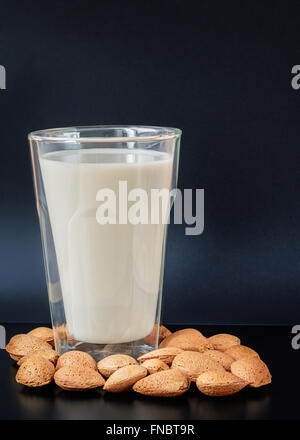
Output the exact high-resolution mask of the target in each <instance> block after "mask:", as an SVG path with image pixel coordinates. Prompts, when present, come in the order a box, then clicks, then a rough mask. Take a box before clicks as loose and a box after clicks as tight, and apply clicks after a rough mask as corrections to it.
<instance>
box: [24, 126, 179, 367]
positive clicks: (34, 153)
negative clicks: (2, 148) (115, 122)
mask: <svg viewBox="0 0 300 440" xmlns="http://www.w3.org/2000/svg"><path fill="white" fill-rule="evenodd" d="M180 137H181V131H180V130H179V129H176V128H164V127H146V126H91V127H70V128H59V129H49V130H42V131H36V132H33V133H30V134H29V142H30V150H31V159H32V165H33V177H34V187H35V194H36V201H37V211H38V216H39V221H40V228H41V235H42V243H43V253H44V261H45V270H46V280H47V286H48V293H49V302H50V311H51V318H52V325H53V328H54V330H55V332H54V333H55V347H56V350H57V351H58V352H59V353H63V352H65V351H68V350H72V349H76V350H83V351H86V352H88V353H90V354H91V355H93V356H94V358H95V359H96V360H98V359H101V358H102V357H104V356H107V355H109V354H113V353H124V354H129V355H132V356H134V357H137V356H139V355H140V354H142V353H145V352H147V351H149V350H152V349H153V348H156V347H157V344H158V340H159V334H158V331H156V332H155V333H154V334H153V333H152V337H151V338H149V337H148V338H147V336H148V335H149V334H151V332H152V331H153V328H159V324H160V310H161V298H162V284H163V272H164V258H165V244H166V231H167V225H168V219H169V212H170V208H171V200H172V194H173V195H174V189H175V188H176V183H177V169H178V157H179V146H180Z"/></svg>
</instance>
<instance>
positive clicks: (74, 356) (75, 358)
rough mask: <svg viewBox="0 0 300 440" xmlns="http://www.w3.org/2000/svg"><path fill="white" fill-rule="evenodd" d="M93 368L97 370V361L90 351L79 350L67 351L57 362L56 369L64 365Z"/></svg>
mask: <svg viewBox="0 0 300 440" xmlns="http://www.w3.org/2000/svg"><path fill="white" fill-rule="evenodd" d="M66 366H68V367H73V366H74V367H77V368H91V369H92V370H97V364H96V361H95V360H94V359H93V358H92V356H90V355H89V354H88V353H85V352H84V351H79V350H73V351H67V352H65V353H64V354H62V355H61V356H60V357H59V359H58V361H57V364H56V369H57V370H59V369H60V368H62V367H66Z"/></svg>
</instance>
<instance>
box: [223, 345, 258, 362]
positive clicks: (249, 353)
mask: <svg viewBox="0 0 300 440" xmlns="http://www.w3.org/2000/svg"><path fill="white" fill-rule="evenodd" d="M225 353H226V354H229V356H231V357H232V358H233V359H234V360H236V361H237V360H238V359H243V358H247V357H253V356H255V357H258V358H259V354H258V353H256V351H254V350H253V349H252V348H250V347H246V345H234V346H233V347H230V348H228V350H226V351H225Z"/></svg>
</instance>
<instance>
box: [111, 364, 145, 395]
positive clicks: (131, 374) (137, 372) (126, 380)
mask: <svg viewBox="0 0 300 440" xmlns="http://www.w3.org/2000/svg"><path fill="white" fill-rule="evenodd" d="M145 376H147V369H146V368H144V367H143V366H141V365H126V366H125V367H122V368H119V369H118V370H117V371H115V372H114V373H113V374H112V375H111V376H109V378H108V379H107V381H106V382H105V385H104V387H103V389H104V390H105V391H109V392H111V393H121V392H123V391H127V390H129V389H130V388H131V387H132V385H134V384H135V383H136V382H137V381H138V380H140V379H142V378H143V377H145Z"/></svg>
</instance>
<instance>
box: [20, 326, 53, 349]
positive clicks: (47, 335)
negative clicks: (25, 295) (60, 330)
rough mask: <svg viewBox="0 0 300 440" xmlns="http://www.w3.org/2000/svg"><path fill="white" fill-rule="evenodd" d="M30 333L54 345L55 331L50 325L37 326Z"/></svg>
mask: <svg viewBox="0 0 300 440" xmlns="http://www.w3.org/2000/svg"><path fill="white" fill-rule="evenodd" d="M27 334H28V335H32V336H36V337H37V338H40V339H43V341H46V342H48V344H50V345H54V333H53V330H52V328H49V327H37V328H35V329H33V330H31V331H30V332H28V333H27Z"/></svg>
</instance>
